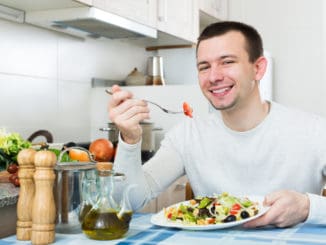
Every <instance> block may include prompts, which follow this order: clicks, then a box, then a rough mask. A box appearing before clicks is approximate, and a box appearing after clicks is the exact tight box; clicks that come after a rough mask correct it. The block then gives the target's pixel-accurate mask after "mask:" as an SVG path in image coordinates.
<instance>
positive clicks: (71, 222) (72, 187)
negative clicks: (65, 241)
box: [53, 147, 95, 234]
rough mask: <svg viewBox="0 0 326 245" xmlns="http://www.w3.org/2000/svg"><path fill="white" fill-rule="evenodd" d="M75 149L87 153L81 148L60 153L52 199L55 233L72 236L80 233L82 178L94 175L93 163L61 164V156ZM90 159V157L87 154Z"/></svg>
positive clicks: (55, 168)
mask: <svg viewBox="0 0 326 245" xmlns="http://www.w3.org/2000/svg"><path fill="white" fill-rule="evenodd" d="M73 148H77V149H79V150H84V151H86V152H87V153H88V154H89V152H88V151H87V150H86V149H84V148H81V147H70V148H67V149H65V150H64V151H62V152H61V153H60V156H59V157H58V162H57V163H56V165H55V167H54V170H55V173H56V179H55V183H54V189H53V191H54V199H55V203H56V205H55V206H56V232H58V233H66V234H74V233H80V232H81V227H80V222H79V211H80V205H81V201H82V196H81V190H82V180H83V179H84V176H86V175H91V174H94V173H95V163H94V162H61V159H62V156H63V154H64V153H65V152H67V151H68V150H70V149H73ZM89 157H90V158H91V159H92V156H91V155H90V154H89Z"/></svg>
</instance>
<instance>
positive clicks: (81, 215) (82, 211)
mask: <svg viewBox="0 0 326 245" xmlns="http://www.w3.org/2000/svg"><path fill="white" fill-rule="evenodd" d="M92 207H93V206H92V205H91V204H88V203H87V204H83V205H82V206H81V208H80V212H79V217H78V218H79V222H80V223H82V222H83V220H84V218H85V215H86V214H87V213H88V212H89V211H90V210H91V209H92Z"/></svg>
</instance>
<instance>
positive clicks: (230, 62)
mask: <svg viewBox="0 0 326 245" xmlns="http://www.w3.org/2000/svg"><path fill="white" fill-rule="evenodd" d="M232 63H234V60H224V61H223V64H226V65H227V64H232Z"/></svg>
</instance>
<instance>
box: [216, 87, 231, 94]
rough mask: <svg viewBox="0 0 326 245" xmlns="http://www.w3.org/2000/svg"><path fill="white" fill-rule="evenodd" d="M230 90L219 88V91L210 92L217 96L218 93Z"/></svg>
mask: <svg viewBox="0 0 326 245" xmlns="http://www.w3.org/2000/svg"><path fill="white" fill-rule="evenodd" d="M228 90H230V88H221V89H216V90H213V91H212V92H213V93H214V94H219V93H224V92H226V91H228Z"/></svg>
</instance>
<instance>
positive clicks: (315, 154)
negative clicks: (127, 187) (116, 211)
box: [114, 102, 326, 224]
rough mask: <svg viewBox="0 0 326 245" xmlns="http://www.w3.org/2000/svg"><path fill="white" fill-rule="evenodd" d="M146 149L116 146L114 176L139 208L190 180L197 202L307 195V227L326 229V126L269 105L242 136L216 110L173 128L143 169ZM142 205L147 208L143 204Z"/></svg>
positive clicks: (318, 120) (318, 119) (321, 121)
mask: <svg viewBox="0 0 326 245" xmlns="http://www.w3.org/2000/svg"><path fill="white" fill-rule="evenodd" d="M140 150H141V142H139V143H138V144H135V145H128V144H126V143H124V142H123V141H122V140H120V142H119V147H118V151H117V156H116V159H115V164H114V165H115V169H116V170H117V171H121V172H124V173H125V174H126V175H127V178H128V179H129V182H130V183H136V184H138V186H139V188H138V189H137V191H135V192H134V195H132V202H133V203H134V206H137V205H138V206H139V205H140V203H141V202H142V200H146V201H149V200H150V199H152V198H154V197H156V196H157V195H159V194H160V193H161V192H162V191H164V190H165V189H166V188H167V187H168V186H169V185H170V184H171V183H173V182H174V181H175V180H176V179H177V178H178V177H180V176H182V175H184V174H186V175H187V177H188V179H189V181H190V184H191V186H192V189H193V191H194V194H195V195H212V194H216V193H221V192H229V193H230V194H232V195H240V196H243V195H266V194H268V193H270V192H273V191H277V190H284V189H288V190H294V191H298V192H301V193H308V196H309V199H310V212H309V217H308V219H307V221H306V222H311V223H322V224H326V198H325V197H322V196H320V192H321V189H322V187H323V185H324V184H325V180H326V178H325V176H324V175H323V169H326V120H324V119H322V118H321V117H318V116H317V115H313V114H308V113H305V112H300V111H297V110H293V109H289V108H286V107H284V106H281V105H280V104H277V103H275V102H271V109H270V113H269V114H268V116H267V117H266V118H265V119H264V120H263V121H262V122H261V123H260V124H259V125H258V126H256V127H255V128H253V129H251V130H248V131H245V132H238V131H233V130H231V129H230V128H228V127H227V126H225V124H224V123H223V120H222V118H221V115H220V113H219V112H218V111H216V112H214V113H211V114H210V115H209V116H208V117H207V118H196V117H194V118H193V119H190V118H185V119H184V121H183V122H181V123H180V124H178V125H176V126H175V127H174V128H173V129H171V130H170V131H169V132H168V133H167V134H166V136H165V138H164V140H163V141H162V142H161V147H160V149H159V150H158V151H157V153H156V154H155V156H154V157H153V158H152V159H150V160H149V161H148V162H147V163H146V164H144V165H143V166H142V165H141V156H140ZM141 204H143V203H141Z"/></svg>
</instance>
